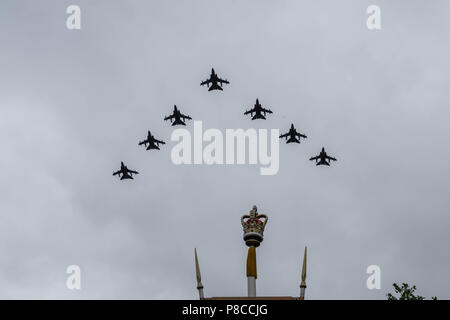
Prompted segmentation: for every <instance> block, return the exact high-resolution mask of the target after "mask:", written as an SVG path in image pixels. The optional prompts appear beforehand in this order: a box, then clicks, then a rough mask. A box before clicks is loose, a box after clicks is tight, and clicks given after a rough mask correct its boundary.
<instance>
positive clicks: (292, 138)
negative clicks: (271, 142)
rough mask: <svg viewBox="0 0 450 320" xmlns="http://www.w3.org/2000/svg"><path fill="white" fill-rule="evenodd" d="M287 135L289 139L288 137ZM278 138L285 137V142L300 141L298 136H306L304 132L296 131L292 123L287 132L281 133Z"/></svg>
mask: <svg viewBox="0 0 450 320" xmlns="http://www.w3.org/2000/svg"><path fill="white" fill-rule="evenodd" d="M288 137H289V139H288ZM280 138H286V140H287V141H286V143H292V142H295V143H300V138H307V137H306V136H305V135H304V134H301V133H298V132H297V130H295V128H294V124H293V123H292V124H291V128H290V129H289V132H287V133H285V134H282V135H281V136H280Z"/></svg>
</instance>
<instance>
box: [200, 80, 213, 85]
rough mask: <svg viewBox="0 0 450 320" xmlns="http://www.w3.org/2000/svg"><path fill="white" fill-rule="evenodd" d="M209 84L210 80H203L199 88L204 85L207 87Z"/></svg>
mask: <svg viewBox="0 0 450 320" xmlns="http://www.w3.org/2000/svg"><path fill="white" fill-rule="evenodd" d="M210 83H211V79H208V80H205V81H203V82H202V83H200V85H201V86H204V85H205V84H206V85H208V84H210Z"/></svg>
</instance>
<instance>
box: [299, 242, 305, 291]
mask: <svg viewBox="0 0 450 320" xmlns="http://www.w3.org/2000/svg"><path fill="white" fill-rule="evenodd" d="M305 289H306V247H305V254H304V256H303V266H302V282H301V283H300V300H305Z"/></svg>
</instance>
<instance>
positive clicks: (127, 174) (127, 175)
mask: <svg viewBox="0 0 450 320" xmlns="http://www.w3.org/2000/svg"><path fill="white" fill-rule="evenodd" d="M138 173H139V172H137V171H134V170H130V169H128V168H127V166H126V165H124V164H123V162H121V163H120V170H119V171H116V172H114V173H113V176H115V175H117V174H118V175H119V177H120V175H122V176H121V177H120V180H124V179H133V174H138Z"/></svg>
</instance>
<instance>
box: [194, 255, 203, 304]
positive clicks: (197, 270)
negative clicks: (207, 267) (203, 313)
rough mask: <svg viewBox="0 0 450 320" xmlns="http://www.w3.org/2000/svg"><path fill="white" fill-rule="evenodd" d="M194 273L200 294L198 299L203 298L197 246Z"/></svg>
mask: <svg viewBox="0 0 450 320" xmlns="http://www.w3.org/2000/svg"><path fill="white" fill-rule="evenodd" d="M195 273H196V276H197V289H198V294H199V296H200V299H203V298H204V295H203V284H202V276H201V274H200V266H199V264H198V257H197V248H195Z"/></svg>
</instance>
